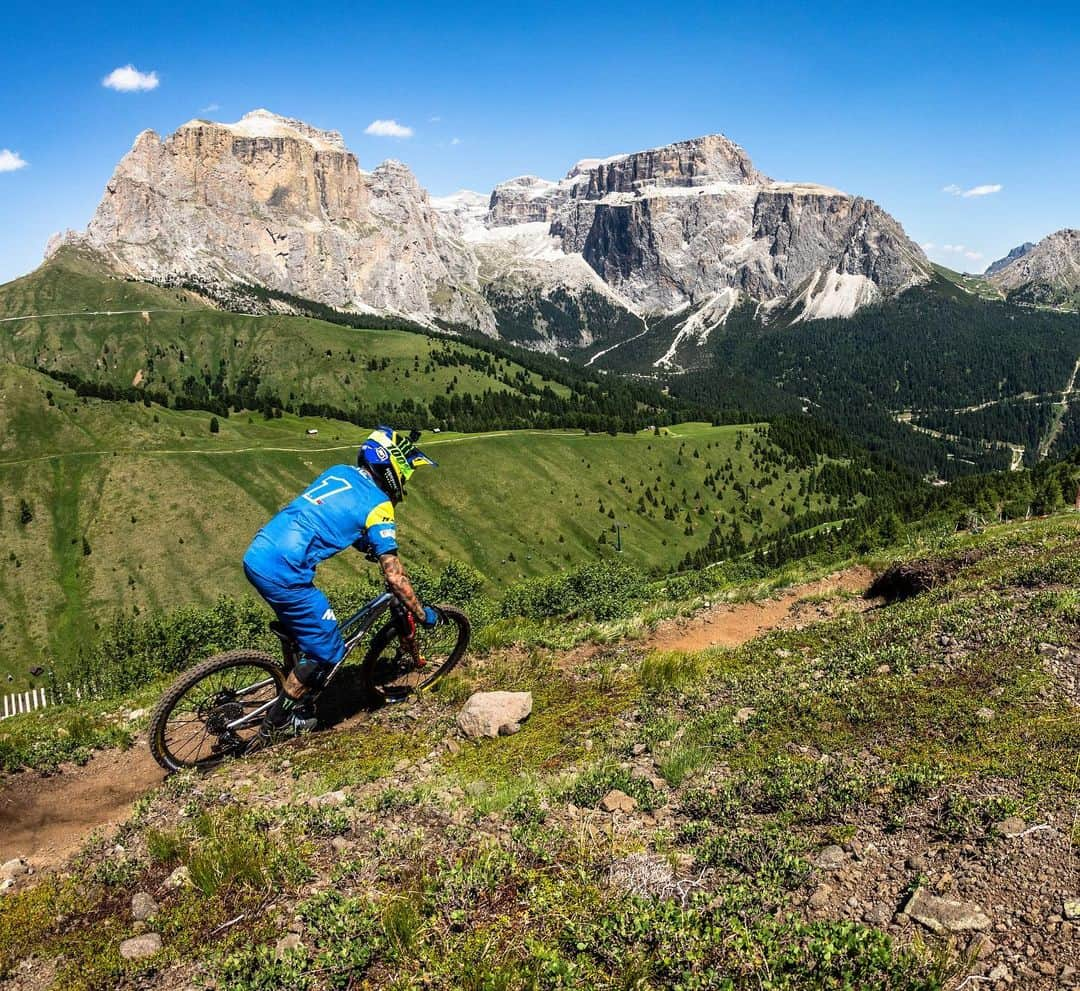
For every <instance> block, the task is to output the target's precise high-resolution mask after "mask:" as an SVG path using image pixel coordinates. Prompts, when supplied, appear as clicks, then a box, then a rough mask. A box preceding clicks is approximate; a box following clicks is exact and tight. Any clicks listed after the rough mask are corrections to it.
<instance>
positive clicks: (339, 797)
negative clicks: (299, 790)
mask: <svg viewBox="0 0 1080 991" xmlns="http://www.w3.org/2000/svg"><path fill="white" fill-rule="evenodd" d="M348 800H349V795H348V792H344V791H328V792H326V793H325V794H323V795H314V796H312V797H311V798H309V799H308V805H309V806H310V807H311V808H313V809H321V808H330V809H335V808H337V807H338V806H341V805H344V804H345V803H346V802H347V801H348Z"/></svg>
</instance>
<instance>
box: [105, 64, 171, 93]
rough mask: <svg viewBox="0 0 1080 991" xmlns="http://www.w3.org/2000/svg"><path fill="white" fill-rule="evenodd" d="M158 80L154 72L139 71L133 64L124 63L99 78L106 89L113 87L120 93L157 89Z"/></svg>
mask: <svg viewBox="0 0 1080 991" xmlns="http://www.w3.org/2000/svg"><path fill="white" fill-rule="evenodd" d="M159 82H160V80H159V79H158V75H157V73H156V72H140V71H139V70H138V69H136V68H135V66H133V65H125V66H121V67H120V68H119V69H113V71H112V72H110V73H109V74H108V75H107V76H106V77H105V78H104V79H102V80H101V85H102V86H104V87H105V88H106V89H114V90H117V91H118V92H120V93H139V92H142V91H144V90H150V89H157V88H158V83H159Z"/></svg>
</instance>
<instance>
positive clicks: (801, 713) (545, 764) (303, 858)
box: [0, 515, 1080, 991]
mask: <svg viewBox="0 0 1080 991" xmlns="http://www.w3.org/2000/svg"><path fill="white" fill-rule="evenodd" d="M928 552H930V553H931V554H933V555H934V556H935V557H941V558H943V559H946V560H948V561H951V562H953V563H952V564H951V565H950V566H949V568H948V569H947V570H948V571H949V572H950V573H951V577H950V579H949V580H947V581H942V582H941V583H940V584H939V586H938V587H937V588H935V589H934V590H933V591H932V592H930V593H928V594H924V595H922V596H919V597H917V598H914V599H911V600H909V601H907V602H903V603H900V604H898V605H895V606H892V607H889V608H887V609H884V610H873V611H870V612H864V613H861V614H858V615H853V614H851V613H846V612H845V611H844V610H843V609H842V608H839V609H838V608H837V607H838V606H841V605H842V603H841V602H838V601H836V600H833V601H831V602H830V601H828V600H825V601H822V600H815V601H814V602H813V603H811V606H812V608H813V609H823V610H824V611H825V612H826V613H829V612H838V613H839V614H838V615H834V618H831V619H829V620H826V621H823V622H820V621H819V622H809V623H805V624H803V625H801V626H800V627H798V628H796V629H792V630H788V631H787V632H783V633H773V634H769V635H766V636H763V637H759V638H758V639H756V640H753V641H751V642H749V643H747V644H746V645H744V646H743V647H740V648H738V649H735V650H709V651H705V652H702V653H700V654H691V655H684V654H679V655H654V654H648V653H647V652H646V651H645V650H644V649H642V648H639V647H635V645H634V644H632V643H631V644H619V645H616V646H614V647H611V648H601V649H600V650H599V652H598V653H596V654H595V655H594V656H592V658H591V659H590V660H589V661H588V663H575V664H574V665H572V666H565V665H558V664H553V661H557V660H558V659H557V658H556V657H553V656H551V655H549V654H545V653H544V652H542V651H534V652H532V653H531V654H529V655H523V654H522V653H521V652H516V653H512V654H509V655H502V654H500V653H498V652H495V653H494V654H491V655H489V656H488V657H487V658H484V659H483V660H482V661H479V660H477V659H474V660H473V662H472V663H470V664H469V665H468V666H467V668H466V670H465V671H464V672H463V673H462V674H461V675H455V676H453V678H452V679H451V680H450V681H449V682H448V683H447V684H446V685H445V690H443V691H440V692H436V693H434V695H433V696H432V697H429V698H427V699H426V700H424V701H422V702H421V703H419V704H418V705H417V706H414V707H413V708H412V711H402V710H403V709H404V707H399V708H393V709H391V710H388V711H384V712H382V713H379V714H377V715H376V716H375V717H374V718H373V719H372V720H371V722H370V723H368V724H367V725H365V726H364V727H363V732H338V733H334V734H327V735H317V736H315V737H313V738H310V739H308V740H307V741H304V742H302V743H301V744H300V745H298V746H294V747H288V748H283V749H282V750H281V751H278V752H272V753H270V754H268V755H265V756H263V757H261V758H258V759H255V760H253V761H249V762H245V763H244V764H243V765H241V766H238V767H236V768H232V769H229V768H227V769H225V770H224V771H223V772H221V773H219V774H216V775H214V776H212V777H210V778H208V779H196V778H189V777H183V776H181V777H179V778H176V779H173V781H172V782H170V783H169V784H168V785H167V786H165V787H163V788H161V789H159V790H158V791H156V792H155V793H153V794H152V795H151V796H149V797H148V798H147V799H146V800H144V801H142V802H141V803H140V804H139V807H138V809H137V811H136V814H135V816H134V817H133V819H132V820H131V822H129V823H128V824H127V825H126V826H125V827H123V829H122V833H121V836H120V839H121V842H122V844H123V853H122V854H119V855H118V854H117V853H116V852H115V849H116V848H115V846H114V844H115V841H114V840H108V841H105V840H102V839H100V838H92V839H90V840H89V841H88V844H87V847H86V850H85V853H84V856H83V857H82V859H81V860H80V861H78V862H77V864H76V866H75V868H74V874H73V875H58V876H56V877H46V878H45V879H44V880H42V881H38V882H37V883H36V885H35V884H34V883H33V882H31V883H30V884H29V885H26V886H25V887H26V889H27V890H23V891H21V892H19V893H15V894H9V895H8V896H6V897H5V898H4V899H3V901H2V902H0V968H3V969H6V968H10V967H13V966H14V965H15V964H16V962H17V961H19V960H20V959H22V958H24V957H27V956H28V954H29V953H30V952H31V951H32V952H33V955H34V957H35V960H32V961H30V962H28V963H27V964H25V967H26V973H33V974H36V975H38V976H40V977H41V978H43V979H44V980H43V981H42V982H40V986H49V983H50V982H53V981H54V982H55V984H54V986H56V987H65V988H85V989H87V991H90V989H97V988H129V987H135V986H137V984H138V982H139V981H140V980H141V981H143V982H145V981H146V980H150V979H153V980H159V981H163V982H164V983H165V984H167V985H170V986H171V984H173V983H175V984H177V985H183V984H185V983H191V982H192V981H194V982H195V983H198V977H206V976H213V977H216V978H217V979H218V981H220V982H221V983H220V984H219V985H218V986H227V987H230V988H233V989H236V991H242V989H256V988H267V987H290V988H304V989H311V991H315V989H322V988H339V987H344V986H345V984H346V983H348V982H350V981H352V982H357V981H362V982H366V983H365V984H364V986H372V987H375V986H393V987H396V988H401V989H405V988H420V987H424V988H448V989H449V988H461V987H475V988H479V987H484V988H508V989H509V988H522V989H524V988H546V987H568V986H573V987H595V988H626V987H634V988H639V989H653V988H657V989H659V988H664V987H671V986H675V985H680V986H695V987H696V986H703V987H721V986H722V987H729V988H732V989H738V991H743V989H746V991H749V989H757V988H760V987H762V986H768V987H770V988H774V989H792V991H794V989H796V988H822V989H824V988H850V989H855V988H865V987H878V988H890V989H892V991H916V989H918V991H932V989H937V988H940V987H941V986H942V984H943V983H944V982H945V980H946V979H949V978H951V980H949V986H956V984H958V983H959V982H960V980H961V978H962V977H963V976H964V975H966V974H971V973H973V974H976V975H980V976H985V975H986V974H987V973H988V972H989V971H990V970H991V969H992V968H993V967H996V966H998V965H999V964H1003V965H1005V966H1007V967H1008V968H1009V969H1010V973H1011V975H1012V979H1013V980H1016V981H1018V982H1019V983H1020V984H1025V983H1026V982H1027V981H1030V980H1034V979H1035V978H1036V976H1037V975H1036V971H1035V970H1034V969H1033V968H1034V967H1036V966H1038V967H1040V968H1042V967H1044V966H1045V967H1046V968H1048V969H1046V970H1042V971H1041V973H1043V974H1045V975H1048V976H1047V979H1046V981H1045V982H1044V985H1045V986H1046V987H1050V986H1054V984H1055V982H1056V980H1057V977H1058V975H1059V973H1060V971H1061V968H1062V967H1064V966H1065V965H1066V964H1068V963H1069V962H1070V959H1071V958H1070V954H1071V953H1072V948H1073V946H1074V945H1075V944H1074V943H1073V942H1072V940H1073V939H1074V937H1073V936H1071V935H1070V934H1069V933H1067V932H1066V930H1065V928H1064V927H1063V926H1061V925H1060V923H1059V922H1055V921H1054V918H1055V917H1056V918H1057V919H1058V920H1060V911H1061V901H1062V898H1063V897H1065V898H1067V897H1070V896H1071V893H1072V892H1074V890H1075V889H1074V888H1073V887H1072V885H1073V884H1074V882H1075V874H1074V863H1075V861H1074V860H1070V854H1069V844H1070V842H1071V843H1075V842H1076V841H1077V840H1078V839H1080V837H1078V836H1076V835H1075V830H1076V824H1075V821H1074V820H1073V816H1072V812H1071V810H1070V804H1071V800H1072V799H1074V796H1075V792H1076V788H1077V787H1078V784H1080V782H1078V780H1077V768H1078V766H1080V765H1078V763H1077V762H1078V760H1080V737H1078V735H1077V728H1076V720H1075V706H1076V704H1077V703H1078V702H1080V699H1078V698H1077V697H1076V695H1075V693H1076V684H1075V681H1070V678H1069V675H1068V670H1069V669H1068V668H1067V667H1062V666H1061V661H1062V659H1063V658H1065V657H1067V656H1068V650H1067V648H1068V646H1069V645H1070V644H1075V643H1076V642H1077V638H1078V636H1080V606H1078V602H1077V597H1076V593H1075V591H1074V589H1075V585H1076V581H1077V578H1078V577H1080V576H1078V570H1077V560H1078V559H1080V531H1078V527H1077V520H1076V517H1075V515H1071V516H1069V517H1060V518H1057V519H1051V520H1045V521H1030V522H1028V523H1021V524H1014V525H1009V526H1006V527H997V528H993V529H992V530H990V531H988V532H987V533H985V534H982V535H979V536H970V535H961V536H952V535H950V536H948V537H945V538H943V539H942V540H941V542H940V543H937V544H935V545H933V546H930V547H927V546H919V547H906V548H904V549H903V551H901V552H898V555H899V556H902V557H903V558H904V559H910V558H911V557H913V556H921V555H924V554H927V553H928ZM731 592H732V594H737V593H738V590H737V589H732V590H731ZM1072 656H1074V657H1075V653H1074V654H1073V655H1072ZM496 687H497V688H505V689H519V690H524V689H528V690H531V691H532V692H533V694H534V697H535V700H536V705H535V711H534V714H533V716H532V718H531V719H530V720H529V721H528V722H527V723H526V724H525V725H524V727H523V729H522V730H521V732H520V733H518V734H517V735H515V736H512V737H509V738H500V739H499V740H495V741H483V742H481V743H480V744H475V745H474V744H469V743H465V744H464V746H463V747H462V745H461V744H459V743H458V742H457V741H456V740H453V729H452V725H453V716H454V713H455V711H456V709H457V707H458V706H459V705H460V703H461V701H462V700H463V699H464V698H465V697H466V696H467V695H468V693H469V692H470V691H472V690H473V689H475V688H496ZM1070 693H1071V694H1070ZM740 710H743V712H744V713H749V714H750V715H749V718H748V719H744V718H741V717H738V716H737V715H736V714H737V713H738V712H739V711H740ZM986 711H989V712H990V715H989V717H988V716H986V714H985V712H986ZM61 716H62V713H60V712H55V713H50V714H48V716H47V717H45V719H39V718H38V717H30V718H25V717H22V718H21V719H20V720H18V721H17V723H18V725H19V727H20V728H22V729H23V730H26V729H27V728H28V727H30V726H31V725H32V724H33V723H34V722H35V721H37V722H38V723H39V724H40V725H41V726H42V728H45V727H49V728H55V727H56V726H58V725H60V723H59V722H57V720H59V719H60V717H61ZM68 718H69V719H70V717H68ZM631 768H640V769H642V770H644V771H645V772H646V773H645V774H643V775H641V776H634V775H633V774H631V773H630V770H631ZM650 778H651V780H650ZM611 787H618V788H620V789H623V790H624V791H626V792H628V793H630V794H631V795H632V796H634V798H635V799H636V800H637V802H638V803H639V808H638V809H637V810H635V811H633V812H632V813H630V814H629V815H619V816H615V817H611V816H607V815H604V814H601V813H600V812H599V811H598V810H597V809H596V806H597V805H598V803H599V801H600V798H601V797H602V796H603V795H604V794H605V793H606V791H607V790H608V789H609V788H611ZM331 789H342V794H341V796H339V800H341V801H343V804H341V805H333V804H323V805H318V804H317V803H315V804H309V802H308V800H309V799H311V798H313V797H315V796H320V795H322V794H324V793H327V792H329V791H330V790H331ZM646 811H647V812H648V814H645V813H646ZM1010 814H1019V815H1021V816H1023V817H1024V819H1026V821H1027V822H1033V823H1041V824H1051V825H1053V826H1054V827H1055V828H1056V829H1057V830H1058V832H1053V831H1050V832H1047V831H1045V825H1044V826H1043V827H1041V828H1042V829H1043V830H1044V831H1043V832H1042V833H1037V834H1033V835H1031V836H1028V837H1025V838H1022V839H1021V838H1018V839H1006V838H1005V837H1004V836H1003V835H1002V831H1001V829H999V828H997V827H995V825H994V824H995V823H996V822H998V821H999V820H1001V819H1003V818H1004V817H1005V816H1007V815H1010ZM275 828H278V829H280V830H282V831H283V832H285V833H286V834H287V835H289V836H291V837H294V838H295V841H294V842H291V843H280V842H269V843H268V842H267V841H266V840H265V834H266V833H267V831H268V830H270V831H273V830H274V829H275ZM1070 830H1071V831H1072V833H1073V835H1072V836H1071V837H1070V835H1069V834H1070ZM336 837H340V839H337V840H335V843H336V845H335V846H331V841H332V840H333V839H334V838H336ZM838 843H842V844H847V846H846V851H845V852H843V853H842V860H843V865H842V869H841V870H838V871H837V870H834V871H827V870H823V869H821V868H820V867H815V866H814V864H815V861H816V859H817V855H818V853H819V851H821V850H822V848H823V847H825V846H826V845H827V844H838ZM642 855H644V859H641V858H642ZM634 858H638V859H634ZM178 865H186V866H188V867H189V869H190V871H191V874H192V877H193V880H194V884H193V885H192V886H190V887H188V888H181V889H180V890H175V891H171V892H170V891H163V889H161V888H160V884H161V881H162V880H163V878H164V877H165V876H166V875H167V874H168V873H169V872H170V871H172V870H173V869H174V868H176V867H177V866H178ZM665 877H667V878H668V879H669V881H668V887H667V888H665V881H664V878H665ZM672 877H675V878H678V879H681V880H682V881H683V882H684V886H685V890H687V891H689V892H690V895H689V898H688V900H687V901H686V902H685V903H682V904H680V901H679V899H678V897H677V891H673V890H672V888H671V887H670V878H672ZM920 884H924V885H929V886H930V887H931V888H932V889H933V890H935V891H936V892H938V893H941V894H943V895H944V896H946V897H953V898H955V897H959V898H962V899H972V900H977V901H978V902H979V903H980V904H981V905H983V906H984V907H985V908H986V910H987V911H988V913H989V915H990V917H991V921H992V922H993V923H995V924H996V923H999V922H1001V923H1006V925H1005V926H1002V927H1000V935H999V932H994V933H993V942H992V943H990V944H988V949H987V950H986V956H985V959H980V960H976V959H975V954H974V952H973V951H972V950H970V949H969V950H965V938H966V936H967V934H962V935H961V938H960V940H959V941H958V940H956V939H941V940H937V939H935V938H934V937H932V936H930V935H929V934H927V933H926V932H925V931H924V930H921V929H919V927H918V926H916V925H915V924H914V923H912V921H911V920H910V919H909V918H907V917H906V916H905V915H902V914H896V913H897V910H898V909H899V907H900V906H902V905H903V904H904V903H905V902H906V899H907V896H908V895H909V894H910V892H911V891H912V890H914V888H915V887H916V886H918V885H920ZM628 887H631V888H634V889H635V890H636V891H637V893H638V894H639V896H640V897H633V896H632V895H629V894H627V893H626V889H627V888H628ZM135 890H144V891H154V892H162V893H160V894H158V895H157V897H158V898H159V901H160V903H161V909H160V911H159V914H158V915H157V917H156V918H155V919H154V921H153V923H152V925H153V928H154V929H155V930H156V931H158V932H160V933H162V935H163V942H164V949H163V951H162V952H161V953H160V954H159V955H158V956H156V957H155V958H153V959H152V960H151V961H147V962H142V963H137V964H131V963H124V962H122V961H121V960H120V958H119V955H118V952H117V947H118V944H119V942H120V940H122V939H123V938H125V937H127V936H129V935H130V934H131V933H132V931H133V930H132V923H131V920H130V910H129V898H130V893H131V892H132V891H135ZM268 893H269V896H268ZM811 893H814V894H815V896H816V898H817V900H816V901H815V902H812V903H811V904H810V905H808V904H807V899H808V896H809V895H810V894H811ZM268 902H270V903H271V907H270V908H269V909H268V908H267V904H268ZM878 908H881V909H883V910H884V912H883V914H879V915H876V916H874V921H869V922H868V921H867V915H866V914H864V910H866V911H867V913H869V914H872V912H873V911H876V910H877V909H878ZM294 917H299V919H301V920H303V925H302V926H296V925H295V924H294ZM230 920H231V924H230V927H229V928H228V929H226V930H223V929H222V928H221V927H222V925H223V924H224V923H227V922H230ZM290 928H292V929H295V930H296V931H298V932H300V940H301V942H302V944H303V947H304V949H303V950H302V951H294V952H292V953H286V954H285V955H284V957H281V956H277V957H276V956H275V953H274V949H273V948H274V945H275V942H276V940H277V939H278V938H279V937H280V936H281V935H282V934H283V933H284V932H286V931H288V930H289V929H290ZM1033 946H1037V947H1038V950H1035V949H1033ZM1025 947H1028V950H1027V951H1026V952H1025ZM51 961H55V964H53V963H51ZM53 967H55V968H56V969H55V970H54V969H53ZM162 971H165V973H162ZM155 972H156V973H155ZM151 974H155V976H154V977H150V976H149V975H151ZM695 982H698V983H695ZM726 982H729V983H726ZM35 986H37V985H35ZM1032 986H1034V985H1032ZM1040 986H1043V985H1040Z"/></svg>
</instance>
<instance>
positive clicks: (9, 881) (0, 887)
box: [0, 877, 15, 895]
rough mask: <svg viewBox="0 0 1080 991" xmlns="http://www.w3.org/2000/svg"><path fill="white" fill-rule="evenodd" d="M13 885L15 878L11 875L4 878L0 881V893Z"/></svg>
mask: <svg viewBox="0 0 1080 991" xmlns="http://www.w3.org/2000/svg"><path fill="white" fill-rule="evenodd" d="M14 887H15V878H13V877H6V878H4V880H3V881H0V895H2V894H3V893H4V892H5V891H9V890H10V889H11V888H14Z"/></svg>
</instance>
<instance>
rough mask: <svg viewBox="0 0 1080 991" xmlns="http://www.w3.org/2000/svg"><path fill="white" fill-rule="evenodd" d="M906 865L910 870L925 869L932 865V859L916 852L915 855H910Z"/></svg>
mask: <svg viewBox="0 0 1080 991" xmlns="http://www.w3.org/2000/svg"><path fill="white" fill-rule="evenodd" d="M906 866H907V869H908V870H909V871H925V870H926V869H927V868H929V866H930V861H929V860H927V859H926V857H924V856H923V855H922V854H921V853H917V854H915V856H913V857H908V859H907V861H906Z"/></svg>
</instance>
